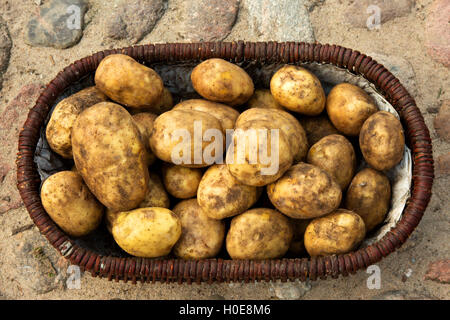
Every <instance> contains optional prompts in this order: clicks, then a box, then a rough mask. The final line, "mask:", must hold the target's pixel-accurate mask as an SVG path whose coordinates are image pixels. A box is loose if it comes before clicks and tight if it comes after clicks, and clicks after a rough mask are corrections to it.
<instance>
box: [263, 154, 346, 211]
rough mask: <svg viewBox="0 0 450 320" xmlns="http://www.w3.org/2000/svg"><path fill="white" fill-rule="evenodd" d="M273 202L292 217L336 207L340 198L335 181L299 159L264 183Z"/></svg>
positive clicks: (332, 209)
mask: <svg viewBox="0 0 450 320" xmlns="http://www.w3.org/2000/svg"><path fill="white" fill-rule="evenodd" d="M267 194H268V196H269V199H270V201H271V202H272V204H273V205H274V206H275V207H276V208H277V209H278V210H280V211H281V212H282V213H284V214H285V215H287V216H289V217H291V218H294V219H311V218H316V217H320V216H323V215H326V214H328V213H330V212H332V211H334V210H336V209H337V208H338V206H339V204H340V202H341V199H342V191H341V188H340V187H339V185H338V184H337V182H336V181H335V180H334V179H333V178H332V177H331V176H330V175H329V174H328V173H327V172H326V171H324V170H322V169H320V168H318V167H316V166H313V165H311V164H307V163H303V162H300V163H298V164H296V165H293V166H292V167H291V168H289V170H288V171H286V173H285V174H284V175H283V176H282V177H281V178H280V179H279V180H278V181H276V182H274V183H272V184H270V185H268V186H267Z"/></svg>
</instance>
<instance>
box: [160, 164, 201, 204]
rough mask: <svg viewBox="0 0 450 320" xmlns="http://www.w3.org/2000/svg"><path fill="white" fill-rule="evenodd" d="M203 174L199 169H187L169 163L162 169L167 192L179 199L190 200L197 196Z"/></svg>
mask: <svg viewBox="0 0 450 320" xmlns="http://www.w3.org/2000/svg"><path fill="white" fill-rule="evenodd" d="M202 175H203V172H202V170H201V169H198V168H186V167H182V166H177V165H173V164H169V163H165V164H164V165H163V167H162V178H163V183H164V186H165V187H166V190H167V192H169V193H170V194H171V195H172V196H174V197H175V198H178V199H189V198H192V197H195V196H196V194H197V189H198V184H199V183H200V180H201V179H202Z"/></svg>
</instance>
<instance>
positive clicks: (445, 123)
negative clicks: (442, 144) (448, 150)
mask: <svg viewBox="0 0 450 320" xmlns="http://www.w3.org/2000/svg"><path fill="white" fill-rule="evenodd" d="M434 129H435V130H436V133H437V134H438V136H439V137H440V138H442V139H444V140H445V141H447V142H450V100H444V102H443V103H442V105H441V108H440V109H439V113H438V115H437V116H436V118H434Z"/></svg>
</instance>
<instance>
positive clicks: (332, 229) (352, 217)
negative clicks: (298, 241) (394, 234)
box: [305, 209, 366, 257]
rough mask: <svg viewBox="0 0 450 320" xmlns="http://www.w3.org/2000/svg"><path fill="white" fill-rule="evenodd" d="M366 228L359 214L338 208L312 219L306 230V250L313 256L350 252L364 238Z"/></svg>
mask: <svg viewBox="0 0 450 320" xmlns="http://www.w3.org/2000/svg"><path fill="white" fill-rule="evenodd" d="M365 228H366V227H365V226H364V221H363V219H362V218H361V217H360V216H359V215H357V214H356V213H354V212H352V211H349V210H345V209H338V210H336V211H335V212H333V213H331V214H329V215H327V216H325V217H321V218H316V219H314V220H313V221H311V223H310V224H309V225H308V227H307V228H306V231H305V247H306V250H307V251H308V253H309V255H310V256H312V257H315V256H329V255H333V254H343V253H347V252H350V251H352V250H354V249H356V248H357V246H358V245H359V244H360V243H361V242H362V240H363V239H364V237H365V235H366V229H365Z"/></svg>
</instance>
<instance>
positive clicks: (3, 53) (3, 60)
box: [0, 17, 12, 90]
mask: <svg viewBox="0 0 450 320" xmlns="http://www.w3.org/2000/svg"><path fill="white" fill-rule="evenodd" d="M11 47H12V42H11V37H10V36H9V31H8V26H7V25H6V22H5V21H4V20H3V19H2V18H1V17H0V90H1V89H2V82H3V73H4V72H5V71H6V68H8V63H9V57H10V55H11Z"/></svg>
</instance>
